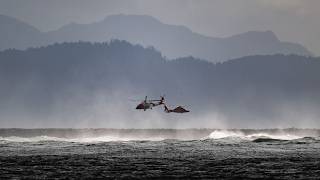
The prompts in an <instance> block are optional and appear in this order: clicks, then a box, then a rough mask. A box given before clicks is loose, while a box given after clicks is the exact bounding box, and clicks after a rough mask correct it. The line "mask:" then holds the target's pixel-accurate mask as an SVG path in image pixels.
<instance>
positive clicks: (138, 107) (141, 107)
mask: <svg viewBox="0 0 320 180" xmlns="http://www.w3.org/2000/svg"><path fill="white" fill-rule="evenodd" d="M136 109H144V105H143V104H139V105H138V106H137V107H136Z"/></svg>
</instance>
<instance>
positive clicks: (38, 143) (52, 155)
mask: <svg viewBox="0 0 320 180" xmlns="http://www.w3.org/2000/svg"><path fill="white" fill-rule="evenodd" d="M319 134H320V131H319V130H315V129H307V130H306V129H285V130H277V129H276V130H212V129H193V130H192V129H191V130H166V129H159V130H114V129H113V130H112V129H82V130H74V129H33V130H25V129H2V130H0V178H1V179H37V178H38V179H46V178H49V179H50V178H62V179H85V178H101V179H105V178H117V179H122V178H123V179H134V178H137V179H143V178H145V179H149V178H161V179H162V178H183V179H189V178H190V179H191V178H192V179H194V178H200V179H221V178H225V179H233V178H234V179H256V178H274V179H319V178H320V138H319Z"/></svg>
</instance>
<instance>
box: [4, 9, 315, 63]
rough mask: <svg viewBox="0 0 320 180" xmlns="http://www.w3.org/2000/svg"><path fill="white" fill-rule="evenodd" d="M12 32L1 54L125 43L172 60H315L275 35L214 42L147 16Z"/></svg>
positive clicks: (257, 34)
mask: <svg viewBox="0 0 320 180" xmlns="http://www.w3.org/2000/svg"><path fill="white" fill-rule="evenodd" d="M9 19H10V20H13V18H9ZM18 22H19V21H18ZM0 24H1V21H0ZM1 27H2V28H3V26H0V30H1ZM31 27H32V26H31ZM19 29H23V28H19ZM9 32H10V33H11V34H13V35H12V38H10V39H8V38H6V37H7V36H3V35H1V34H0V40H1V41H2V42H3V43H2V45H1V46H0V49H2V50H3V49H7V48H18V49H24V48H28V47H38V46H44V45H48V44H52V43H56V42H76V41H90V42H104V41H108V40H111V39H122V40H126V41H129V42H131V43H134V44H141V45H143V46H144V47H147V46H153V47H155V48H156V49H158V50H160V51H161V52H162V54H163V55H164V56H167V57H168V58H169V59H174V58H178V57H184V56H194V57H198V58H201V59H207V60H209V61H211V62H222V61H226V60H228V59H233V58H239V57H243V56H249V55H259V54H261V55H267V54H297V55H304V56H312V53H311V52H310V51H308V50H307V49H306V48H304V47H303V46H302V45H300V44H296V43H290V42H282V41H280V40H279V39H278V38H277V37H276V35H275V34H274V33H273V32H272V31H248V32H245V33H241V34H236V35H233V36H230V37H225V38H215V37H209V36H205V35H201V34H198V33H195V32H193V31H191V30H190V29H188V28H187V27H185V26H181V25H169V24H164V23H162V22H161V21H159V20H157V19H156V18H154V17H151V16H146V15H121V14H120V15H111V16H107V17H106V18H104V19H103V20H102V21H96V22H93V23H90V24H77V23H70V24H67V25H65V26H62V27H61V28H59V29H57V30H54V31H49V32H40V31H39V32H38V34H32V35H29V34H26V35H24V33H23V32H15V31H14V30H11V31H9ZM15 34H18V35H19V36H22V37H28V38H27V39H26V40H25V41H22V40H21V39H23V38H18V39H15V38H14V37H15ZM18 35H17V36H18Z"/></svg>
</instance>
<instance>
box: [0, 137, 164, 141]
mask: <svg viewBox="0 0 320 180" xmlns="http://www.w3.org/2000/svg"><path fill="white" fill-rule="evenodd" d="M144 140H146V141H161V140H163V138H132V137H116V136H99V137H81V138H58V137H52V136H35V137H18V136H10V137H0V141H9V142H41V141H64V142H111V141H144Z"/></svg>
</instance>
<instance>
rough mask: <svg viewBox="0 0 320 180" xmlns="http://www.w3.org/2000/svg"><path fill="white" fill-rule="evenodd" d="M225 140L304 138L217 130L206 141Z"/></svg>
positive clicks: (290, 135)
mask: <svg viewBox="0 0 320 180" xmlns="http://www.w3.org/2000/svg"><path fill="white" fill-rule="evenodd" d="M223 138H240V139H244V140H254V139H258V138H269V139H279V140H294V139H300V138H303V137H301V136H297V135H293V134H268V133H254V134H249V135H245V134H244V133H243V132H240V131H227V130H216V131H213V132H212V133H211V134H210V135H209V136H207V137H206V138H205V139H223Z"/></svg>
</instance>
